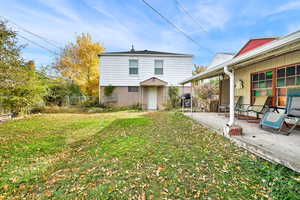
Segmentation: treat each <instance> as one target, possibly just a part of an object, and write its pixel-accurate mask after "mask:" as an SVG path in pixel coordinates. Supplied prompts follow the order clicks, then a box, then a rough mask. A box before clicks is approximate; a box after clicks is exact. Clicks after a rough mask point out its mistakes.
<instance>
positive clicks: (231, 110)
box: [224, 65, 234, 127]
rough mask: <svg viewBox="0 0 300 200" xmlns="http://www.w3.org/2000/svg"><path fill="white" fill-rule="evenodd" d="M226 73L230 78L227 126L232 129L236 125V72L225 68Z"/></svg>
mask: <svg viewBox="0 0 300 200" xmlns="http://www.w3.org/2000/svg"><path fill="white" fill-rule="evenodd" d="M224 72H225V74H227V75H228V76H229V82H230V83H229V91H230V92H229V93H230V94H229V100H230V103H229V122H228V123H227V124H226V125H227V126H228V127H231V126H232V125H233V124H234V71H233V70H232V72H230V71H229V69H228V66H227V65H226V66H225V67H224Z"/></svg>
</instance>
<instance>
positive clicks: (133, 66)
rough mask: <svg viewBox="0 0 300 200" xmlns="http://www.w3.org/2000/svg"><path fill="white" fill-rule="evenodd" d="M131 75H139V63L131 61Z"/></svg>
mask: <svg viewBox="0 0 300 200" xmlns="http://www.w3.org/2000/svg"><path fill="white" fill-rule="evenodd" d="M129 74H132V75H136V74H139V61H138V60H133V59H131V60H129Z"/></svg>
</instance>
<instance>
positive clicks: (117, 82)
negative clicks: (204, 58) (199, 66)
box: [100, 56, 193, 86]
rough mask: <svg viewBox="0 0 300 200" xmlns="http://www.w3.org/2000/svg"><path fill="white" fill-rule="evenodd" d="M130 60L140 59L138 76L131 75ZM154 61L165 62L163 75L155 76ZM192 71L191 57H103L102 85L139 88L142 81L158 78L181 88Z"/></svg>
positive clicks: (101, 69) (101, 61)
mask: <svg viewBox="0 0 300 200" xmlns="http://www.w3.org/2000/svg"><path fill="white" fill-rule="evenodd" d="M129 59H138V61H139V74H138V75H129ZM154 60H163V62H164V66H163V67H164V74H163V75H155V74H154ZM192 69H193V64H192V58H191V57H150V56H147V57H145V56H144V57H143V56H138V57H136V56H102V57H101V59H100V85H101V86H107V85H113V86H138V85H139V83H140V82H141V81H144V80H146V79H148V78H151V77H157V78H159V79H162V80H164V81H166V82H168V85H176V86H179V85H180V84H179V82H180V81H182V80H183V79H186V78H188V77H190V76H191V75H192Z"/></svg>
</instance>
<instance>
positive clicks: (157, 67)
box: [154, 60, 164, 75]
mask: <svg viewBox="0 0 300 200" xmlns="http://www.w3.org/2000/svg"><path fill="white" fill-rule="evenodd" d="M154 74H155V75H163V74H164V61H163V60H155V61H154Z"/></svg>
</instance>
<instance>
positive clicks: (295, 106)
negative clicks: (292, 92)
mask: <svg viewBox="0 0 300 200" xmlns="http://www.w3.org/2000/svg"><path fill="white" fill-rule="evenodd" d="M288 101H289V102H288V107H287V110H286V113H287V114H288V115H289V116H294V117H300V97H298V96H290V97H289V99H288Z"/></svg>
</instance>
